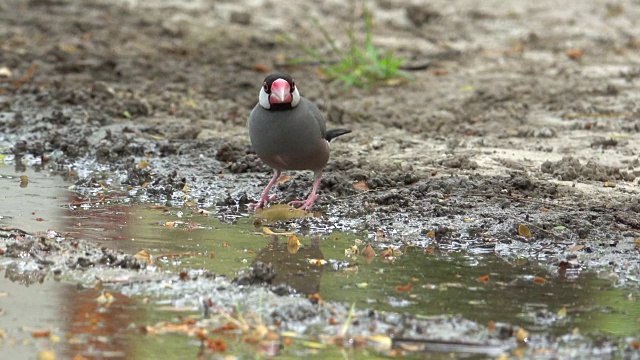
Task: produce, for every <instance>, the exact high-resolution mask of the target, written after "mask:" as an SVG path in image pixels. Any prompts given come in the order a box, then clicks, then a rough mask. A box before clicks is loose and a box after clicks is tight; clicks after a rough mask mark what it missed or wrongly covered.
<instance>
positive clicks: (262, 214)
mask: <svg viewBox="0 0 640 360" xmlns="http://www.w3.org/2000/svg"><path fill="white" fill-rule="evenodd" d="M312 216H313V213H311V212H308V211H305V210H300V209H296V208H294V207H292V206H289V205H287V204H276V205H273V206H270V207H268V208H262V209H258V211H256V217H257V218H260V219H263V220H268V221H288V220H292V219H302V218H306V217H312Z"/></svg>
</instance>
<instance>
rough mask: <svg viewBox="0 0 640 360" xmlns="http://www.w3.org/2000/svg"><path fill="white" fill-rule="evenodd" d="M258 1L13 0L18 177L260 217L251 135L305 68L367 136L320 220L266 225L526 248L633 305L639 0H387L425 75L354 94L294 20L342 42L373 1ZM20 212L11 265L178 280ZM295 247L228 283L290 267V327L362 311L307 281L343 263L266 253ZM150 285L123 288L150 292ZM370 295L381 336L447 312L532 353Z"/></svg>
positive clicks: (73, 202) (592, 345)
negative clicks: (263, 93)
mask: <svg viewBox="0 0 640 360" xmlns="http://www.w3.org/2000/svg"><path fill="white" fill-rule="evenodd" d="M260 3H261V2H254V1H236V2H227V1H215V2H205V1H196V2H188V3H184V4H182V3H175V2H168V1H162V0H159V1H151V2H144V3H143V2H136V1H115V2H109V1H98V0H96V1H82V2H74V1H66V0H62V1H48V0H31V1H14V0H8V1H4V2H2V3H1V4H0V25H1V26H0V50H1V51H0V154H2V155H0V156H2V159H1V160H2V161H1V162H2V164H3V165H2V166H0V181H2V182H0V185H2V186H5V188H3V191H5V190H6V191H5V192H6V193H9V192H11V191H13V190H15V188H19V187H20V184H24V182H25V181H27V182H28V179H27V180H25V179H22V180H20V176H21V175H25V174H29V175H31V173H32V172H34V171H35V172H41V173H47V174H49V175H51V176H56V177H60V178H61V179H64V181H66V182H68V189H69V191H70V192H71V193H72V195H70V197H69V201H68V202H67V205H68V206H69V207H70V208H72V209H78V210H81V209H84V210H90V209H94V210H95V209H98V210H100V209H102V208H104V207H106V206H111V205H113V204H129V203H142V204H149V205H154V206H167V207H177V208H180V207H184V208H188V209H192V210H193V212H194V214H197V213H198V211H199V210H198V209H207V211H210V212H211V216H213V217H216V218H218V219H220V220H221V221H222V222H224V223H227V224H234V223H236V222H237V221H238V219H244V218H246V217H249V216H252V214H251V213H250V212H249V211H248V210H247V204H248V203H251V202H254V201H255V200H256V199H257V198H258V197H259V195H260V192H261V191H262V188H263V186H264V185H266V183H267V182H268V180H269V178H270V176H271V170H270V169H269V168H268V167H267V166H265V165H264V164H262V162H261V161H260V160H259V159H258V158H257V156H256V155H255V153H254V152H253V150H252V149H251V146H250V143H249V139H248V133H247V128H246V122H247V118H248V114H249V112H250V110H251V108H252V107H253V106H254V105H255V103H256V101H257V94H258V90H259V85H260V82H261V81H262V79H263V78H264V75H265V74H264V70H280V71H288V72H290V73H292V74H293V75H294V77H295V78H296V82H297V84H298V85H299V87H300V89H301V91H302V93H303V95H304V96H307V97H308V98H310V99H312V100H313V101H314V102H316V103H317V104H318V106H319V108H320V109H321V110H322V112H323V113H324V114H325V116H326V118H327V120H328V123H329V124H330V126H339V127H347V128H350V129H351V130H353V132H352V133H351V134H348V135H345V136H342V137H340V138H338V139H336V140H335V141H334V142H332V154H331V160H330V162H329V164H328V165H327V167H326V169H325V174H324V177H323V180H322V183H321V186H320V192H319V195H320V196H319V198H318V201H317V202H316V206H315V207H314V209H313V210H314V214H315V215H316V216H313V217H308V218H301V219H292V220H288V221H279V222H276V223H275V224H271V225H270V226H274V227H280V228H283V229H291V228H295V229H296V231H299V232H300V233H301V234H302V235H307V236H311V237H315V236H317V237H322V238H323V239H324V240H326V237H327V236H328V235H329V234H330V233H331V232H333V231H340V232H342V233H346V234H357V235H358V236H361V237H363V238H364V240H365V241H367V242H369V243H370V244H373V245H374V248H375V249H376V251H377V252H380V251H381V250H383V249H385V248H387V247H388V246H411V247H415V248H419V249H424V251H431V250H428V249H434V248H435V249H437V250H438V251H444V252H464V253H467V254H471V255H474V254H486V253H493V254H496V255H497V256H498V257H500V258H501V259H503V260H504V261H507V262H511V263H516V262H518V261H521V260H526V261H528V262H530V263H532V264H535V265H536V266H539V267H540V268H541V269H545V270H546V271H548V274H550V275H551V276H553V277H556V278H557V279H561V280H563V281H565V280H566V281H572V279H575V278H576V277H579V276H581V275H580V274H581V273H590V274H591V273H593V274H596V275H597V277H598V278H601V279H606V280H608V281H610V282H611V284H612V286H615V287H621V288H624V289H627V291H628V292H629V294H631V295H630V298H631V299H632V300H630V301H631V303H637V297H638V287H639V284H638V281H639V279H640V261H639V260H638V259H639V257H638V249H639V246H640V245H639V244H640V243H639V242H638V239H639V238H640V197H639V196H638V195H639V194H638V192H639V190H638V183H639V180H638V179H639V177H640V157H639V155H638V154H640V142H638V132H639V131H640V110H639V108H638V104H640V96H639V95H638V94H640V91H639V87H640V85H639V84H640V82H639V80H638V78H639V76H640V70H639V69H640V40H638V37H639V36H640V32H639V31H640V30H639V27H638V25H637V24H636V20H635V19H637V18H638V17H640V5H638V4H637V3H635V2H632V1H622V2H619V3H617V4H616V5H612V4H604V3H599V2H584V3H575V4H567V5H566V6H563V7H561V8H559V7H558V6H557V4H556V3H555V2H552V1H542V2H536V3H535V4H532V3H530V2H527V1H513V2H510V3H509V4H508V5H506V6H504V5H503V4H502V2H496V1H489V2H483V3H478V2H473V1H472V2H462V3H460V4H457V5H453V4H450V3H449V2H446V1H435V2H430V3H429V5H428V6H427V5H426V4H421V3H420V4H418V5H411V6H408V5H406V4H405V3H404V2H403V1H394V0H385V1H369V2H367V3H368V6H369V8H370V9H371V11H372V13H373V16H374V19H375V28H374V36H375V42H376V44H377V45H379V46H381V47H383V48H387V49H391V50H393V51H394V52H395V54H396V55H397V56H400V57H403V58H406V59H408V62H407V64H406V68H407V69H408V70H407V71H408V73H409V74H410V75H411V78H412V80H411V81H408V82H402V83H400V84H395V85H394V86H387V87H381V88H374V89H347V88H344V87H343V86H342V85H341V84H339V83H336V82H330V81H327V80H326V79H324V78H323V76H322V74H321V73H320V72H319V71H318V69H317V67H316V66H314V65H299V66H283V59H285V60H286V59H295V58H298V57H302V56H303V55H304V53H303V52H302V50H301V49H299V48H297V47H296V46H295V44H293V43H290V42H287V41H285V40H284V38H283V37H282V36H281V35H282V34H288V35H290V36H293V37H295V38H299V39H305V40H307V41H308V42H309V44H310V45H311V46H315V47H317V48H318V49H322V50H323V51H324V49H326V45H327V44H326V43H324V40H323V38H322V36H321V34H319V33H318V31H316V30H314V25H313V23H312V21H310V18H309V17H310V16H316V17H318V18H319V19H320V21H321V22H322V23H323V24H325V26H326V28H327V29H328V31H330V32H331V34H332V35H333V36H335V37H336V38H338V39H341V41H346V39H345V38H344V36H345V34H344V32H343V30H341V29H342V28H343V27H344V26H345V25H346V24H349V23H353V24H354V26H356V28H358V26H360V23H359V22H357V21H355V22H353V19H359V18H360V17H361V15H362V8H361V6H360V5H353V4H351V5H349V4H350V3H348V2H338V1H328V2H325V3H322V4H311V3H309V4H302V3H301V4H295V5H291V6H288V7H287V8H286V9H284V10H282V9H277V6H270V5H269V6H267V5H268V4H271V2H268V1H267V2H265V3H264V4H260ZM271 5H273V4H271ZM280 10H282V11H280ZM305 19H307V20H309V21H306V20H305ZM292 28H294V29H295V31H293V30H292ZM421 64H423V65H421ZM418 65H419V66H418ZM288 175H291V179H289V180H288V181H284V182H282V183H280V184H278V185H276V186H275V187H274V190H275V191H274V193H275V194H276V195H277V196H278V197H277V200H276V202H277V203H285V202H288V201H291V200H297V199H301V198H304V197H305V196H306V195H307V194H308V192H309V190H310V186H311V182H312V181H313V177H312V174H311V173H309V172H294V173H291V174H288ZM32 178H37V176H32ZM37 185H38V183H37V182H36V183H33V182H32V183H30V184H29V185H28V186H32V187H33V186H37ZM25 186H27V185H26V184H25ZM8 198H9V197H7V199H8ZM7 201H8V200H7ZM6 204H8V202H7V203H6ZM38 210H39V209H37V208H34V209H32V211H33V212H35V213H37V212H38ZM111 214H117V211H115V212H112V213H111ZM29 216H30V217H32V218H35V217H38V216H41V215H29ZM105 216H106V215H105ZM43 217H44V218H45V220H46V217H47V216H43ZM18 218H19V216H18V215H17V214H15V213H13V212H12V208H11V207H9V206H8V207H4V206H3V207H0V225H1V226H2V229H1V232H0V250H1V251H2V254H1V255H0V257H2V264H3V265H2V266H3V267H4V269H5V272H7V273H11V274H13V275H11V279H12V281H24V282H27V283H31V282H35V283H37V282H38V281H41V280H42V279H43V277H50V276H60V275H62V276H63V277H66V278H67V279H73V280H72V281H79V282H81V283H84V284H85V285H86V286H90V284H91V283H92V282H93V280H95V279H91V280H89V278H86V274H84V273H83V272H84V270H86V269H98V273H99V272H100V271H104V272H105V274H111V273H109V271H124V273H126V274H129V273H130V274H134V275H131V276H138V275H135V274H139V276H148V278H146V279H154V280H153V281H156V280H157V281H160V279H163V278H164V277H169V276H171V275H166V274H153V272H149V271H145V269H146V263H145V262H144V261H141V260H140V259H138V258H136V257H134V256H133V254H132V253H125V252H122V251H118V250H114V249H112V248H111V247H110V246H109V245H108V244H104V243H100V242H99V241H95V239H91V238H82V237H76V236H73V235H72V234H65V233H63V232H64V231H67V230H62V229H56V228H47V226H46V223H42V224H41V226H40V227H39V228H38V223H35V224H34V223H30V225H29V228H26V227H23V226H22V225H25V223H18V225H16V223H15V222H12V220H13V219H18ZM113 219H114V222H115V221H118V220H117V219H118V217H117V216H114V217H113ZM265 223H268V221H265ZM25 226H27V225H25ZM304 251H308V252H310V253H311V252H314V251H317V252H320V250H319V248H315V247H308V248H306V249H304V250H303V252H304ZM287 254H289V253H288V252H286V248H285V247H284V244H281V243H280V244H279V243H274V244H273V246H272V248H266V249H264V250H262V252H259V254H258V255H257V258H258V260H259V261H260V263H256V264H265V265H264V266H263V265H259V266H263V267H262V268H258V269H257V270H256V266H254V268H253V270H251V268H249V267H248V268H247V270H246V271H247V273H245V274H239V278H238V279H236V282H231V281H230V280H231V279H227V278H221V277H215V275H212V276H213V277H214V278H215V279H216V280H215V281H216V282H219V283H216V284H217V285H216V287H219V288H223V287H224V288H228V289H230V290H229V291H231V295H229V296H228V299H227V300H228V302H229V303H231V302H233V301H234V299H238V298H241V297H243V296H246V294H242V293H241V292H242V291H245V290H242V288H243V287H248V288H249V290H246V291H249V292H252V294H255V293H257V292H261V291H263V290H264V289H265V288H263V287H262V286H263V285H260V284H262V283H264V282H266V283H270V284H271V285H276V283H280V282H281V281H275V282H274V279H281V278H283V277H285V278H286V277H292V278H293V280H283V281H284V282H287V283H289V284H290V287H291V289H289V288H288V289H286V291H285V290H282V288H280V290H277V291H276V292H277V293H279V294H280V295H286V296H282V297H281V298H276V297H274V298H273V299H271V298H269V299H271V300H269V301H273V302H276V300H275V299H279V300H277V301H279V302H283V304H284V303H286V306H289V307H286V306H285V305H281V306H282V307H281V308H278V309H280V310H278V311H280V312H279V313H278V314H279V315H277V316H276V318H275V320H277V321H282V320H284V319H287V320H290V321H292V324H294V325H291V326H292V327H291V328H290V329H288V330H294V331H296V330H300V329H302V328H304V329H305V330H306V329H307V325H303V324H305V323H304V322H305V321H309V322H312V320H313V319H316V320H317V319H325V318H327V317H331V316H337V315H336V314H338V313H339V314H342V315H344V316H346V314H348V313H349V308H348V306H346V305H345V304H336V305H335V306H336V308H335V309H334V310H332V311H333V312H331V311H328V310H326V309H325V308H322V307H317V306H316V305H315V304H312V303H310V302H309V301H308V300H307V299H305V298H300V297H291V296H290V295H289V294H292V293H295V292H296V290H295V289H296V288H298V292H299V293H303V294H311V293H314V292H317V291H316V289H317V288H318V286H317V282H318V281H316V280H317V279H315V277H316V276H317V277H320V276H326V274H324V275H323V274H315V273H314V274H313V275H309V274H307V275H309V276H311V277H312V278H309V279H307V280H310V281H308V282H306V283H305V281H304V279H305V278H304V277H303V276H301V274H300V272H301V271H302V270H300V264H298V263H295V262H294V263H291V264H288V265H286V266H282V267H281V268H279V269H275V270H274V269H273V268H268V265H266V264H269V263H270V262H273V261H272V258H273V257H274V256H275V257H278V258H283V257H287V256H288V255H287ZM321 255H322V254H321V253H320V254H319V255H318V256H316V255H315V254H309V255H308V256H307V255H305V257H314V258H316V257H317V258H320V257H321ZM14 260H15V261H14ZM23 262H27V263H30V264H33V266H34V267H33V268H29V270H24V276H25V279H24V280H14V278H13V277H15V276H16V274H17V273H21V271H16V269H13V268H12V270H11V271H9V268H7V266H12V265H10V264H15V263H23ZM249 265H250V264H249ZM247 266H248V265H247ZM292 269H293V270H292ZM92 271H93V270H92ZM285 274H286V275H285ZM291 274H293V275H291ZM194 278H197V280H194V285H193V286H194V287H198V286H204V287H205V288H207V289H214V288H215V287H213V286H211V287H208V286H209V285H202V284H204V283H206V281H207V280H208V279H209V278H207V277H205V276H200V277H197V276H196V277H194ZM301 278H302V279H303V281H302V282H301V283H300V280H301ZM16 279H17V278H16ZM314 279H315V280H314ZM209 280H210V279H209ZM149 281H150V283H151V282H153V281H151V280H149ZM296 282H298V283H297V284H296ZM238 283H239V284H238ZM148 284H149V283H147V282H145V283H143V284H141V285H132V286H131V287H126V286H124V287H122V288H120V285H117V286H118V287H119V288H118V291H120V292H123V293H125V294H127V295H131V296H135V295H136V291H139V292H138V293H137V294H138V295H139V294H144V291H146V290H145V289H144V287H145V286H147V285H148ZM221 284H222V285H221ZM251 284H253V285H252V286H250V285H251ZM271 285H269V286H267V287H266V288H267V289H269V288H270V286H271ZM136 286H139V287H140V288H137V287H136ZM134 287H136V291H133V290H132V289H133V288H134ZM236 287H240V289H236ZM254 287H255V288H254ZM292 289H293V290H292ZM172 291H173V290H172ZM175 291H176V292H179V290H175ZM236 292H237V293H236ZM254 292H255V293H254ZM176 296H177V295H176ZM261 296H266V297H270V296H277V295H275V293H274V292H269V295H261ZM283 299H287V300H283ZM227 300H225V301H227ZM265 301H266V300H265ZM200 305H202V304H195V305H194V306H200ZM299 307H301V308H303V309H299ZM357 311H360V312H361V313H358V317H359V318H360V319H369V320H371V321H368V320H367V321H362V323H361V324H359V325H358V326H361V327H362V328H358V329H355V328H354V332H356V333H357V332H359V333H363V334H364V333H368V331H369V330H365V328H366V326H369V325H371V323H372V322H375V323H376V324H379V326H380V327H379V328H378V329H377V330H378V331H379V332H386V333H390V332H393V333H396V334H401V335H402V336H401V337H402V338H424V337H425V333H424V331H427V332H428V330H425V329H428V328H429V327H430V326H435V325H434V323H438V324H439V325H441V326H445V327H446V326H450V327H451V329H466V330H461V331H462V332H461V333H456V334H453V335H451V333H447V332H446V331H444V330H443V331H444V333H447V334H450V337H449V339H451V338H453V339H465V341H467V340H468V342H469V343H474V344H485V345H486V344H491V346H495V348H491V346H489V345H487V346H489V348H491V349H494V350H495V354H499V353H501V352H503V351H513V349H515V348H517V347H518V343H517V341H516V340H515V336H514V335H513V334H514V332H515V331H516V330H514V329H516V328H517V326H516V327H512V325H505V326H506V328H507V330H505V331H504V332H503V333H501V332H500V331H498V334H503V335H504V336H503V338H500V336H497V340H496V339H494V338H495V336H494V335H495V333H493V335H491V334H489V333H488V332H487V330H486V329H485V328H484V324H483V325H479V324H477V323H474V322H471V321H469V320H465V319H463V318H453V319H450V322H442V321H440V320H420V319H416V318H412V317H410V316H407V317H404V316H403V315H402V316H401V315H398V314H392V313H390V314H387V315H377V314H375V313H374V314H372V313H370V312H368V311H369V310H365V309H359V310H357ZM325 312H326V313H325ZM329 313H331V314H329ZM299 314H306V315H305V316H307V318H304V319H302V318H299ZM325 320H326V319H325ZM458 322H463V323H464V325H460V324H458ZM295 324H298V325H300V327H299V328H296V327H295V326H296V325H295ZM385 329H386V330H385ZM390 329H394V330H390ZM324 330H325V331H330V330H327V329H324ZM467 330H468V332H467V333H465V331H467ZM494 330H495V329H494ZM421 331H422V332H421ZM452 331H454V330H452ZM456 331H457V330H456ZM543 333H544V332H543ZM468 334H471V335H468ZM334 335H336V336H337V335H339V334H334ZM467 335H468V336H467ZM439 340H443V341H444V340H446V339H439ZM494 340H496V343H495V344H494V343H493V341H494ZM564 340H566V339H564ZM537 341H538V342H534V345H531V346H532V348H534V349H554V351H558V354H570V353H572V352H577V351H586V350H585V349H589V351H593V354H596V353H598V351H600V350H601V351H602V353H603V354H611V353H615V354H618V355H620V354H623V355H622V356H635V357H637V356H639V355H638V352H637V348H636V349H635V350H634V349H633V342H629V341H627V340H624V339H620V338H616V339H613V340H612V339H605V340H602V341H601V342H597V341H596V342H591V341H590V340H589V341H585V344H586V345H585V344H583V343H576V344H575V346H573V347H572V345H568V346H567V348H568V350H567V348H565V347H564V346H565V345H566V343H563V342H562V341H563V338H561V337H547V336H546V335H545V336H543V339H542V340H540V339H538V340H537ZM634 341H636V342H635V344H637V341H638V339H637V338H636V339H635V340H634ZM569 342H570V341H569ZM596 343H597V344H599V345H600V346H599V345H596ZM612 344H613V345H612ZM630 344H631V345H630ZM520 345H522V344H520ZM447 349H450V348H447ZM505 349H506V350H505ZM559 349H563V350H559ZM472 350H473V349H472ZM562 351H565V352H562ZM634 351H635V352H634ZM471 352H472V353H474V351H471ZM492 354H493V355H495V354H494V353H492ZM532 356H533V355H532ZM594 356H595V355H594Z"/></svg>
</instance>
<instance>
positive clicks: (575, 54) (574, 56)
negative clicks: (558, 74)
mask: <svg viewBox="0 0 640 360" xmlns="http://www.w3.org/2000/svg"><path fill="white" fill-rule="evenodd" d="M565 54H567V56H568V57H569V59H571V60H580V59H581V58H582V56H583V55H584V52H583V51H582V49H576V48H574V49H567V51H565Z"/></svg>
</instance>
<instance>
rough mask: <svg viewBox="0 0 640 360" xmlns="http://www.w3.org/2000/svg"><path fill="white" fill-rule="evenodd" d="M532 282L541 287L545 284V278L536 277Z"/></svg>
mask: <svg viewBox="0 0 640 360" xmlns="http://www.w3.org/2000/svg"><path fill="white" fill-rule="evenodd" d="M533 282H534V283H535V284H538V285H542V284H545V283H546V282H547V279H545V278H543V277H539V276H536V277H535V278H534V279H533Z"/></svg>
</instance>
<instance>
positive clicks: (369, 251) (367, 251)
mask: <svg viewBox="0 0 640 360" xmlns="http://www.w3.org/2000/svg"><path fill="white" fill-rule="evenodd" d="M362 256H363V257H365V258H373V257H375V256H376V252H375V251H374V250H373V247H371V245H370V244H367V245H366V246H365V247H364V249H362Z"/></svg>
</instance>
